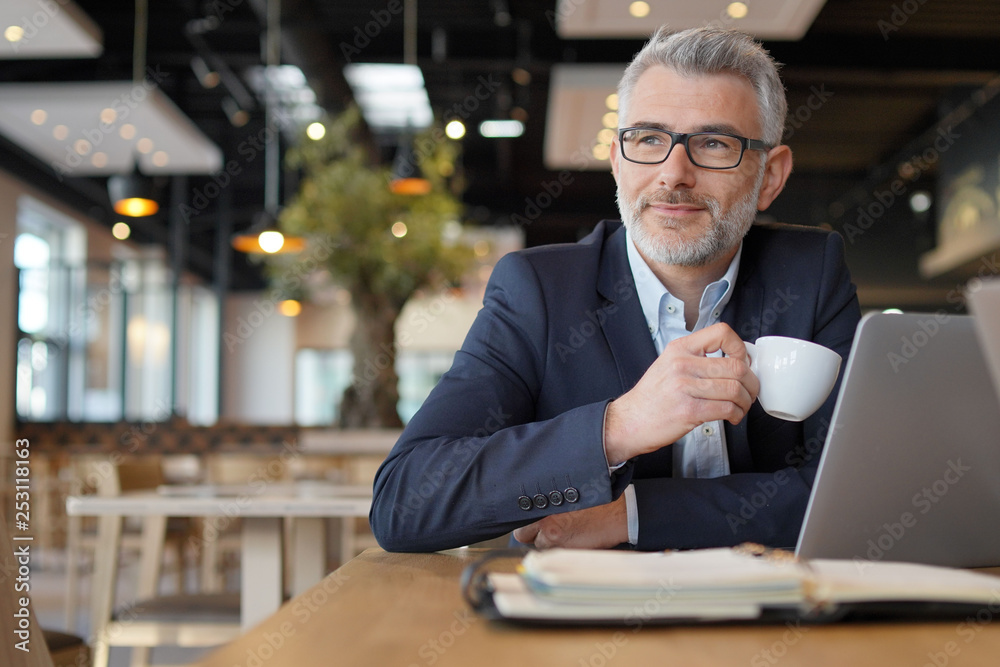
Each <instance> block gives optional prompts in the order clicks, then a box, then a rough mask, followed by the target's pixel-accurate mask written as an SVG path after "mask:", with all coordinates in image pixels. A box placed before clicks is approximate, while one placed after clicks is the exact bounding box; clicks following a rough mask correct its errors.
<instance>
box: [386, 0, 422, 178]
mask: <svg viewBox="0 0 1000 667" xmlns="http://www.w3.org/2000/svg"><path fill="white" fill-rule="evenodd" d="M403 64H405V65H411V66H413V67H416V66H417V0H404V2H403ZM409 130H410V128H409V121H407V128H406V131H405V132H403V134H402V136H401V137H400V140H399V146H398V147H397V148H396V157H395V159H393V161H392V176H391V178H390V180H389V189H390V190H391V191H392V192H394V193H395V194H398V195H425V194H427V193H428V192H430V191H431V182H430V181H429V180H427V179H426V178H424V176H423V174H421V173H420V165H419V164H418V163H417V156H416V153H414V152H413V136H412V135H411V133H410V131H409Z"/></svg>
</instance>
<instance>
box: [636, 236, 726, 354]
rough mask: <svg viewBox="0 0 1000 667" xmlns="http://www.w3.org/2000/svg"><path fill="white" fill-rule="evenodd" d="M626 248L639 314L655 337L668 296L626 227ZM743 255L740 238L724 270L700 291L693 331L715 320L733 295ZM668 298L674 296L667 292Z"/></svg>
mask: <svg viewBox="0 0 1000 667" xmlns="http://www.w3.org/2000/svg"><path fill="white" fill-rule="evenodd" d="M625 248H626V252H627V254H628V263H629V267H630V268H631V269H632V279H633V280H634V281H635V289H636V292H637V293H638V294H639V304H640V305H641V306H642V314H643V316H644V317H645V318H646V324H647V325H648V326H649V332H650V334H651V335H652V336H653V337H654V338H655V337H656V335H657V333H658V332H659V328H660V302H661V301H662V299H663V296H664V295H670V292H668V291H667V288H666V287H664V286H663V283H661V282H660V279H659V278H657V277H656V274H654V273H653V271H652V269H650V268H649V265H648V264H646V260H644V259H643V258H642V255H640V254H639V250H638V249H637V248H636V247H635V242H634V241H633V240H632V235H631V234H629V233H628V229H626V230H625ZM742 254H743V241H740V245H739V247H738V248H737V249H736V254H735V255H733V259H732V261H731V262H729V268H727V269H726V273H725V274H723V276H722V277H721V278H719V279H718V280H716V281H715V282H713V283H711V284H709V285H707V286H706V287H705V291H704V292H702V295H701V302H700V303H699V307H698V311H699V315H698V324H697V325H696V326H695V330H697V329H700V328H701V327H702V326H705V324H706V323H707V322H708V321H710V320H714V319H718V315H716V313H719V314H721V313H722V310H723V309H724V308H725V307H726V304H728V303H729V299H731V298H732V296H733V286H734V285H735V284H736V275H737V273H739V269H740V256H741V255H742ZM670 298H674V297H673V295H670Z"/></svg>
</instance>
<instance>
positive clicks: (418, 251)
mask: <svg viewBox="0 0 1000 667" xmlns="http://www.w3.org/2000/svg"><path fill="white" fill-rule="evenodd" d="M359 118H360V114H359V112H358V110H357V108H356V107H352V108H349V109H348V110H347V111H345V112H344V113H343V114H341V115H340V116H338V117H336V118H333V119H330V120H329V121H327V122H326V123H325V125H326V127H327V132H326V135H325V136H324V137H323V138H322V139H320V140H319V141H313V140H311V139H307V138H303V139H302V141H300V142H299V144H298V145H297V146H296V147H294V148H292V149H290V150H289V151H288V154H287V163H288V166H289V167H291V168H293V169H301V170H302V172H303V179H302V182H301V187H300V189H299V192H298V193H297V195H296V196H295V197H294V199H293V200H292V201H291V202H289V203H288V204H287V206H286V207H285V208H284V210H283V211H282V212H281V215H280V217H279V226H280V228H281V229H282V231H283V232H285V233H286V234H294V235H300V236H305V237H306V238H307V239H310V240H311V242H313V243H316V242H319V244H320V245H321V246H322V247H324V248H329V249H330V253H329V257H328V258H327V259H326V260H325V262H324V265H325V267H326V268H327V269H329V271H330V273H331V274H332V276H333V278H334V279H335V280H336V281H338V282H339V283H341V284H343V285H344V286H345V287H347V288H348V289H349V290H350V291H351V292H353V293H354V294H356V295H358V294H363V293H369V294H372V293H374V294H379V295H381V296H382V297H385V298H387V299H388V300H389V302H390V303H392V304H393V305H395V306H396V307H397V308H401V307H402V304H403V303H405V301H406V299H407V298H409V296H410V295H411V294H413V292H414V291H415V290H417V289H420V288H424V287H436V286H439V285H443V284H446V283H455V282H457V281H458V280H459V278H460V277H461V275H462V273H463V272H464V271H465V269H466V268H467V267H468V266H469V264H470V262H471V259H472V253H471V251H470V249H469V248H468V247H467V246H465V245H460V244H457V243H455V242H449V241H448V240H447V239H446V238H445V233H444V232H445V228H446V225H447V224H449V223H451V224H452V225H454V224H455V223H457V222H459V221H460V219H461V214H462V204H461V201H460V200H459V199H458V197H457V196H456V194H455V193H454V192H452V190H451V189H449V182H448V179H447V178H445V177H444V176H443V175H442V172H444V173H448V171H449V168H450V169H452V170H453V165H454V160H455V158H456V156H457V146H456V145H455V143H454V142H452V141H451V140H449V139H447V138H446V137H445V136H444V134H443V132H441V131H440V130H439V129H436V130H435V129H432V130H431V131H430V132H428V133H425V134H424V135H420V136H418V137H417V139H416V141H415V145H416V146H417V147H418V149H417V150H416V151H415V155H416V159H417V161H418V166H419V168H420V170H421V171H422V172H423V173H424V174H425V175H426V177H427V178H428V179H429V180H430V181H431V184H432V189H431V191H430V192H429V193H428V194H425V195H415V196H413V195H410V196H407V195H398V194H394V193H393V192H391V191H390V189H389V178H390V168H389V167H388V166H383V165H379V164H377V163H375V162H374V161H373V159H372V156H371V155H370V154H369V152H368V151H367V149H366V148H365V144H364V143H363V142H362V141H360V140H359V134H358V132H359V122H358V121H359ZM396 222H402V223H404V224H405V225H406V230H407V233H406V235H405V236H404V237H402V238H397V237H395V236H394V235H393V234H392V231H391V229H392V226H393V224H394V223H396ZM304 254H305V255H309V251H308V250H307V251H306V253H304ZM324 255H325V253H324ZM275 260H277V261H278V262H280V261H281V260H280V259H279V258H275Z"/></svg>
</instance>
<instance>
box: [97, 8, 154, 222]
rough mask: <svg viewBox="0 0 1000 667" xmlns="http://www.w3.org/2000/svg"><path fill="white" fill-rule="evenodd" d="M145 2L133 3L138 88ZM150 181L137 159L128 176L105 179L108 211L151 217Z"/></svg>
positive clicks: (143, 74) (142, 64)
mask: <svg viewBox="0 0 1000 667" xmlns="http://www.w3.org/2000/svg"><path fill="white" fill-rule="evenodd" d="M147 14H148V9H147V0H136V2H135V33H134V38H133V41H132V83H133V84H135V85H136V86H138V85H139V84H141V83H142V81H143V80H144V79H145V77H146V30H147V23H148V16H147ZM153 191H154V187H153V181H152V180H151V179H149V178H148V177H146V176H143V174H142V173H141V172H140V171H139V160H138V157H136V159H135V161H134V162H133V166H132V173H130V174H116V175H115V176H112V177H110V178H109V179H108V196H109V197H110V198H111V207H112V208H113V209H114V210H115V213H117V214H118V215H127V216H129V217H132V218H140V217H143V216H147V215H154V214H156V212H157V211H159V210H160V205H159V204H158V203H157V202H156V199H154V198H153V194H154V192H153Z"/></svg>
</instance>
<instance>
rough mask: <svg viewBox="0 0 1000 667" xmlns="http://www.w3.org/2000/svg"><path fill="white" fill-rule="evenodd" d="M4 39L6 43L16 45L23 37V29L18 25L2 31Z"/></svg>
mask: <svg viewBox="0 0 1000 667" xmlns="http://www.w3.org/2000/svg"><path fill="white" fill-rule="evenodd" d="M3 36H4V39H6V40H7V41H8V42H11V43H12V44H13V43H17V42H20V41H21V39H22V38H23V37H24V28H22V27H21V26H19V25H12V26H10V27H8V28H7V29H6V30H4V31H3Z"/></svg>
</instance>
